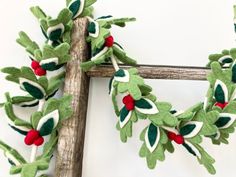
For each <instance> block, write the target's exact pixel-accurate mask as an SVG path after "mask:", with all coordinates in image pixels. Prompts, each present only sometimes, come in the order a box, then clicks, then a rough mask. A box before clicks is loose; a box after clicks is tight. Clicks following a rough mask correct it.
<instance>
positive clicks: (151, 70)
mask: <svg viewBox="0 0 236 177" xmlns="http://www.w3.org/2000/svg"><path fill="white" fill-rule="evenodd" d="M120 68H124V69H127V68H129V66H125V65H120ZM136 68H137V69H138V71H139V74H140V75H141V76H142V77H143V78H146V79H171V80H172V79H173V80H175V79H177V80H206V76H207V74H208V73H209V72H210V69H209V68H205V67H192V66H189V67H188V66H160V65H137V67H136ZM114 72H115V70H114V68H113V66H111V65H103V66H99V67H94V68H92V69H91V70H90V71H88V72H87V75H88V76H90V77H111V76H112V75H113V74H114Z"/></svg>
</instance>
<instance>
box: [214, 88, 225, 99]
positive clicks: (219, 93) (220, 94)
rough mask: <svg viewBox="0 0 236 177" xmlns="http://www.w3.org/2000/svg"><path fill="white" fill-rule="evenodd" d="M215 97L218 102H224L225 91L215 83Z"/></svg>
mask: <svg viewBox="0 0 236 177" xmlns="http://www.w3.org/2000/svg"><path fill="white" fill-rule="evenodd" d="M215 99H216V101H217V102H219V103H225V93H224V90H223V89H222V87H221V85H217V86H216V89H215Z"/></svg>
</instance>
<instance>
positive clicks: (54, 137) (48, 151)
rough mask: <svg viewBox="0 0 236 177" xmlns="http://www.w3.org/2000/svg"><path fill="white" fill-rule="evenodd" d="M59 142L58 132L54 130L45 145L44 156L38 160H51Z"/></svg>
mask: <svg viewBox="0 0 236 177" xmlns="http://www.w3.org/2000/svg"><path fill="white" fill-rule="evenodd" d="M57 141H58V133H57V131H56V130H54V131H53V132H52V134H51V136H50V139H49V141H48V142H47V143H45V145H44V147H43V154H42V155H40V156H38V157H37V160H40V159H44V158H51V157H52V155H53V153H54V150H55V148H56V145H57Z"/></svg>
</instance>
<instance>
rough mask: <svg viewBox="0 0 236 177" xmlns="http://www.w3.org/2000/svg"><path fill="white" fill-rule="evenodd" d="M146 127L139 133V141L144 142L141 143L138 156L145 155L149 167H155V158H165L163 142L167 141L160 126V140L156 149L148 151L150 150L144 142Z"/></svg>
mask: <svg viewBox="0 0 236 177" xmlns="http://www.w3.org/2000/svg"><path fill="white" fill-rule="evenodd" d="M146 131H147V128H145V129H144V130H143V131H142V133H141V135H140V139H141V141H144V144H143V145H142V147H141V149H140V151H139V155H140V157H146V160H147V165H148V167H149V168H150V169H153V168H155V166H156V163H157V160H159V161H164V160H165V154H164V152H165V148H164V146H163V145H164V144H166V143H167V142H168V138H167V135H166V134H165V132H164V130H162V129H161V128H160V140H159V143H158V145H157V147H156V149H155V150H154V151H153V152H150V150H149V149H148V148H147V145H146V143H145V135H146Z"/></svg>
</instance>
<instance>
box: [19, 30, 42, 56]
mask: <svg viewBox="0 0 236 177" xmlns="http://www.w3.org/2000/svg"><path fill="white" fill-rule="evenodd" d="M16 41H17V43H19V44H20V45H21V46H23V47H24V48H25V49H26V51H27V52H28V53H29V54H30V55H31V56H34V51H35V50H37V49H39V46H38V44H37V43H36V42H34V41H32V40H31V39H30V38H29V36H28V35H27V34H26V33H25V32H23V31H21V32H20V33H19V38H18V39H17V40H16Z"/></svg>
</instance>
